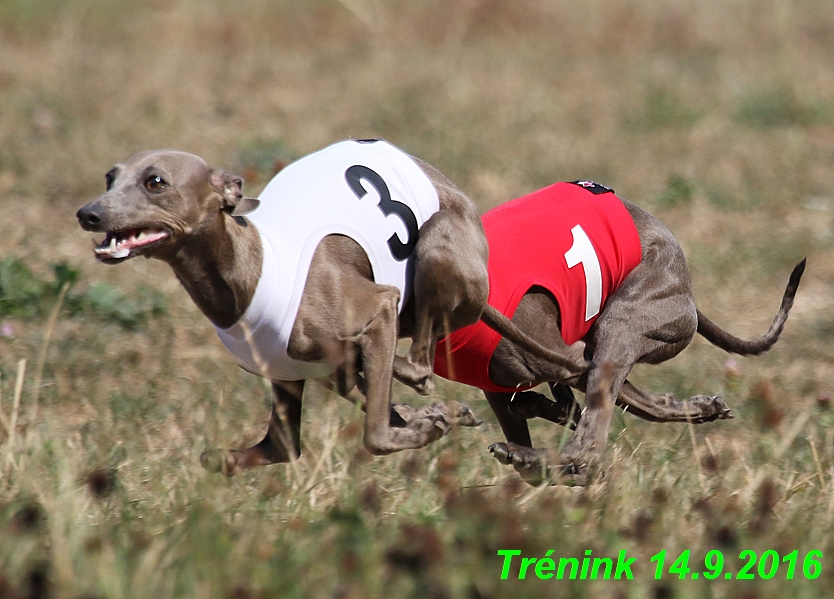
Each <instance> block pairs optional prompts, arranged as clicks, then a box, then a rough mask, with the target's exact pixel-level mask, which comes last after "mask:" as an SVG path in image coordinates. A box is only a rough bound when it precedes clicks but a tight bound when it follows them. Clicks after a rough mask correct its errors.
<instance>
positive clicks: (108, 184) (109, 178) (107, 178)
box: [104, 169, 116, 191]
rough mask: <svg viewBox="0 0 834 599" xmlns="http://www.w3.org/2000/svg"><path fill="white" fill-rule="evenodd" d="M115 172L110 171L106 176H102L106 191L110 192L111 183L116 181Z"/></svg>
mask: <svg viewBox="0 0 834 599" xmlns="http://www.w3.org/2000/svg"><path fill="white" fill-rule="evenodd" d="M115 171H116V169H111V170H110V171H108V173H107V174H106V175H104V185H105V190H106V191H110V188H111V187H113V181H115V180H116V173H115Z"/></svg>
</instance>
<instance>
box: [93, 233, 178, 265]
mask: <svg viewBox="0 0 834 599" xmlns="http://www.w3.org/2000/svg"><path fill="white" fill-rule="evenodd" d="M170 236H171V234H170V233H168V232H167V231H163V230H162V229H129V230H127V231H111V232H108V233H107V236H106V237H105V238H104V241H102V242H101V243H100V244H96V246H95V247H94V248H93V251H94V252H95V254H96V258H98V259H99V260H101V261H105V262H106V261H111V260H124V259H127V258H130V257H131V256H135V255H137V254H138V253H140V252H139V250H143V249H145V248H148V247H150V246H152V245H154V244H157V243H159V242H160V241H164V240H165V239H168V238H169V237H170Z"/></svg>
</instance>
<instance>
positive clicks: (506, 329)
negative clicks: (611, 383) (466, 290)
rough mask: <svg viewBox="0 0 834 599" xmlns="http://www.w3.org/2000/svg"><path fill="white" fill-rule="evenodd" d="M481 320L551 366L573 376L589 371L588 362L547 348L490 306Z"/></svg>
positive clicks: (485, 309) (487, 305) (485, 307)
mask: <svg viewBox="0 0 834 599" xmlns="http://www.w3.org/2000/svg"><path fill="white" fill-rule="evenodd" d="M481 320H482V321H483V322H484V324H485V325H487V326H488V327H489V328H491V329H492V330H493V331H495V332H496V333H498V334H499V335H501V336H502V337H506V338H507V339H509V340H510V341H512V342H513V343H515V344H516V345H518V346H519V347H521V348H522V349H525V350H527V351H529V352H530V353H531V354H535V355H536V356H538V357H539V358H542V359H543V360H547V361H549V362H550V363H551V364H555V365H558V366H561V367H562V368H564V369H566V370H568V371H569V372H571V373H573V374H580V373H582V372H585V371H586V370H588V363H587V362H574V361H573V360H571V359H570V358H568V357H567V356H564V355H562V354H560V353H557V352H555V351H553V350H552V349H548V348H546V347H545V346H544V345H542V344H541V343H539V342H538V341H536V340H535V339H533V338H532V337H529V336H528V335H527V334H526V333H524V331H522V330H521V329H519V328H518V327H517V326H516V325H515V324H514V323H513V321H512V320H510V319H509V318H507V317H506V316H504V315H503V314H501V312H499V311H498V310H496V309H495V308H493V307H492V306H490V305H489V304H486V305H485V306H484V311H483V312H482V313H481Z"/></svg>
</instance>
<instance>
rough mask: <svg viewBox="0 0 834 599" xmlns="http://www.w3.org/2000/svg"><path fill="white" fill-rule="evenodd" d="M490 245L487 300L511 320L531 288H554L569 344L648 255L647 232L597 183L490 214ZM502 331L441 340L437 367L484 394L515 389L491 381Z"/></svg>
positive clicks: (474, 331) (463, 332) (540, 194)
mask: <svg viewBox="0 0 834 599" xmlns="http://www.w3.org/2000/svg"><path fill="white" fill-rule="evenodd" d="M482 221H483V224H484V230H485V231H486V237H487V241H488V243H489V299H488V303H489V304H490V305H491V306H493V307H494V308H496V309H497V310H499V311H500V312H501V313H502V314H504V315H505V316H507V317H508V318H512V315H513V314H514V313H515V310H516V308H517V307H518V304H519V302H520V301H521V298H522V297H524V294H525V293H527V291H529V290H530V288H531V287H534V286H539V287H543V288H545V289H547V290H548V291H550V293H552V294H553V296H554V297H555V298H556V301H557V302H558V303H559V311H560V312H561V318H562V323H561V324H562V326H561V333H562V338H563V339H564V340H565V343H567V344H569V345H570V344H571V343H574V342H576V341H578V340H580V339H582V338H583V337H584V336H585V335H586V334H587V333H588V330H589V329H590V328H591V326H592V325H593V324H594V322H595V321H596V319H597V317H598V316H599V314H600V312H601V311H602V308H603V307H604V306H605V300H606V299H607V298H608V297H609V296H610V295H611V294H612V293H614V292H615V291H616V290H617V289H618V288H619V286H620V285H621V284H622V282H623V280H624V279H625V278H626V276H627V275H628V273H630V272H631V271H632V270H633V269H634V267H636V266H637V265H638V264H639V263H640V260H641V258H642V249H641V247H640V237H639V236H638V234H637V228H636V227H635V226H634V222H633V221H632V219H631V215H630V214H629V213H628V210H627V209H626V207H625V206H624V205H623V203H622V202H621V201H620V199H619V198H618V197H617V196H616V195H614V193H613V191H612V190H610V189H608V188H607V187H604V186H602V185H598V184H596V183H593V182H591V181H577V182H575V183H556V184H555V185H551V186H550V187H546V188H544V189H542V190H539V191H536V192H534V193H531V194H530V195H526V196H524V197H521V198H518V199H516V200H512V201H510V202H507V203H505V204H502V205H501V206H498V207H497V208H494V209H493V210H490V211H489V212H487V213H486V214H484V215H483V217H482ZM500 340H501V336H500V335H499V334H498V333H496V332H495V331H493V330H492V329H490V328H489V327H488V326H486V325H485V324H484V323H483V322H480V321H479V322H477V323H475V324H473V325H470V326H468V327H464V328H462V329H459V330H457V331H455V332H454V333H452V334H451V335H449V336H447V337H445V338H443V339H441V340H440V341H439V342H438V343H437V348H436V352H435V359H434V371H435V373H437V374H439V375H440V376H442V377H443V378H446V379H449V380H452V381H458V382H461V383H466V384H467V385H472V386H473V387H477V388H479V389H483V390H485V391H494V392H513V391H519V390H522V389H529V388H530V386H528V387H519V388H518V389H510V388H506V387H501V386H499V385H496V384H494V383H493V382H492V381H491V380H490V378H489V360H490V358H492V354H493V352H494V351H495V348H496V346H497V345H498V342H499V341H500Z"/></svg>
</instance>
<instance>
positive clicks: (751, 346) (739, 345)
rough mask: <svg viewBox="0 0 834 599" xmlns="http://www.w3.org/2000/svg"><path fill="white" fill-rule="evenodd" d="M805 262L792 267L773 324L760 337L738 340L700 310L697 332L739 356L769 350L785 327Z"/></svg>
mask: <svg viewBox="0 0 834 599" xmlns="http://www.w3.org/2000/svg"><path fill="white" fill-rule="evenodd" d="M805 260H806V259H803V260H802V262H800V263H799V264H797V265H796V266H794V268H793V272H792V273H791V278H790V280H789V281H788V286H787V287H786V288H785V294H784V295H783V296H782V305H781V306H779V312H778V313H777V314H776V317H775V318H774V319H773V324H771V325H770V329H768V331H767V333H765V334H764V335H763V336H762V337H760V338H758V339H754V340H751V341H746V340H744V339H739V338H738V337H736V336H734V335H731V334H730V333H728V332H727V331H725V330H724V329H722V328H721V327H719V326H718V325H717V324H715V323H714V322H712V321H711V320H710V319H709V318H707V317H706V316H704V315H703V314H702V313H701V311H700V310H698V311H697V312H698V332H699V333H700V334H701V335H703V336H704V337H705V338H706V339H707V341H709V342H710V343H712V344H713V345H716V346H718V347H720V348H721V349H723V350H724V351H727V352H730V353H734V354H741V355H743V356H748V355H753V356H756V355H758V354H761V353H763V352H766V351H767V350H769V349H770V348H771V347H773V344H774V343H776V341H777V340H778V339H779V335H781V334H782V329H783V328H784V326H785V321H787V320H788V313H789V312H790V311H791V308H792V307H793V298H794V296H795V295H796V290H797V288H798V287H799V280H800V279H801V278H802V273H803V272H805Z"/></svg>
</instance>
